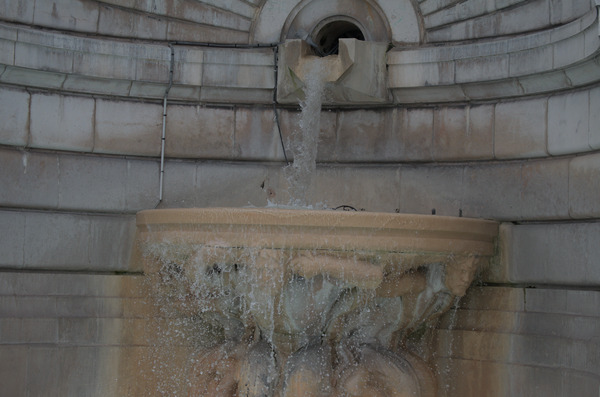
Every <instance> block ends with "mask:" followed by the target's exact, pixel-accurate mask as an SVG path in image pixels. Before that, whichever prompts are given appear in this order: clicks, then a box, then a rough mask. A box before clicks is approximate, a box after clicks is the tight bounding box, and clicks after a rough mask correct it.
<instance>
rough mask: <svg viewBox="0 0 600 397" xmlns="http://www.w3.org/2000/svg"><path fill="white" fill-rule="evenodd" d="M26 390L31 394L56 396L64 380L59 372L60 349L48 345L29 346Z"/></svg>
mask: <svg viewBox="0 0 600 397" xmlns="http://www.w3.org/2000/svg"><path fill="white" fill-rule="evenodd" d="M25 357H26V358H27V361H28V374H27V379H26V385H27V391H28V393H29V395H32V396H44V395H48V396H53V397H54V396H56V397H58V395H59V393H60V391H59V390H60V387H59V385H60V383H61V381H63V380H64V378H62V377H61V373H60V360H61V349H60V348H58V347H49V346H29V348H28V350H27V354H26V355H25Z"/></svg>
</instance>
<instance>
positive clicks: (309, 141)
mask: <svg viewBox="0 0 600 397" xmlns="http://www.w3.org/2000/svg"><path fill="white" fill-rule="evenodd" d="M324 65H325V64H324V63H323V62H321V59H314V60H313V62H312V63H311V65H310V68H309V70H310V72H309V73H308V74H307V77H306V79H305V87H304V96H305V98H304V100H303V101H301V102H300V107H301V109H302V112H301V115H300V125H299V127H300V128H299V130H298V129H296V130H294V132H293V134H292V142H291V149H292V153H293V156H294V162H293V163H292V164H290V165H289V166H287V167H286V168H284V176H285V178H286V180H287V182H288V185H289V192H290V197H291V198H290V205H292V206H299V207H306V206H307V204H308V203H307V198H306V193H307V190H308V188H309V187H310V185H311V183H312V176H313V175H314V173H315V170H316V163H317V150H318V146H319V131H320V129H321V127H320V125H321V104H322V102H323V90H324V87H325V84H324V83H325V81H324V80H325V78H324V75H325V73H324Z"/></svg>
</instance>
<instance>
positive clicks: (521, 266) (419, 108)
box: [0, 0, 600, 397]
mask: <svg viewBox="0 0 600 397" xmlns="http://www.w3.org/2000/svg"><path fill="white" fill-rule="evenodd" d="M338 3H339V4H341V3H340V2H331V1H317V2H314V3H312V4H313V8H310V7H308V8H306V9H307V10H316V11H315V12H314V13H312V15H309V16H306V15H304V17H303V16H302V15H301V13H300V12H299V10H300V9H302V8H303V7H304V6H306V5H307V4H311V2H308V1H307V2H302V3H301V2H299V1H298V0H282V1H271V0H268V1H261V0H231V1H227V2H223V1H218V0H199V1H197V0H175V1H162V0H161V1H121V0H102V1H96V0H58V1H51V2H44V1H41V0H37V1H35V2H34V1H20V2H19V1H10V0H4V1H3V0H0V15H1V17H0V19H1V20H2V21H0V119H1V120H2V123H1V125H0V145H1V146H2V147H0V169H2V173H1V174H0V207H1V208H0V209H1V210H0V253H1V255H0V270H2V274H1V275H0V357H2V358H3V360H1V362H0V384H2V391H3V392H5V393H7V394H10V395H11V396H12V395H15V396H20V395H23V396H25V395H57V396H65V395H73V396H81V395H91V396H94V395H97V396H105V395H144V396H146V395H152V394H153V393H156V390H158V389H159V388H160V389H161V390H167V389H165V384H161V383H160V381H158V380H157V379H156V378H157V377H152V376H146V377H145V378H144V379H145V381H144V382H141V381H140V378H139V377H136V376H130V375H127V376H124V374H127V373H128V374H139V373H140V372H143V373H144V374H145V375H148V374H152V369H153V367H154V368H156V363H158V362H159V359H158V358H156V357H154V358H152V359H149V357H151V353H152V352H150V351H149V348H148V347H147V345H146V340H145V339H144V338H145V336H144V335H145V334H144V330H145V329H155V328H156V327H155V325H156V324H152V325H150V326H149V325H148V323H147V321H146V320H147V318H148V316H149V311H148V307H149V306H150V305H147V304H144V303H145V302H143V301H142V300H141V299H140V298H139V296H136V295H135V293H134V291H137V288H138V287H139V283H140V279H139V277H138V276H136V275H133V274H135V273H138V272H141V270H142V269H140V268H132V267H130V266H129V257H130V248H131V246H132V240H133V230H134V221H133V214H134V213H135V212H137V211H139V210H142V209H148V208H154V207H156V206H157V205H158V206H159V207H160V208H167V207H213V206H230V207H245V206H251V207H252V206H254V207H264V206H267V205H269V204H273V203H275V204H287V203H289V202H290V199H291V197H290V192H289V189H288V181H287V180H286V179H285V175H284V172H283V171H282V168H283V166H284V163H285V159H286V158H285V157H284V147H283V146H282V144H281V141H280V136H279V134H280V133H281V135H282V137H283V142H284V146H285V148H286V149H287V150H286V155H287V159H288V160H290V161H291V160H292V155H291V153H290V150H289V147H290V146H289V145H290V138H291V136H292V135H293V133H294V131H295V130H297V129H298V123H299V111H298V109H297V108H296V105H295V102H293V103H290V104H288V105H282V104H275V105H274V104H273V93H274V89H275V85H276V81H275V75H276V74H275V72H276V71H275V70H274V68H275V65H276V63H275V52H276V51H275V48H274V47H266V46H265V45H272V44H276V43H280V42H282V40H283V39H284V38H285V35H286V33H288V32H289V31H290V29H289V28H290V27H293V28H294V29H295V30H294V32H295V33H298V34H300V30H299V29H300V28H302V27H303V26H304V25H310V24H308V23H306V21H309V20H310V18H313V19H312V21H313V22H315V24H317V23H320V22H321V20H320V19H319V18H318V17H319V15H320V14H319V12H322V11H327V12H329V11H332V10H333V11H335V13H334V14H335V15H336V16H337V17H339V16H340V15H341V14H344V13H343V12H341V13H338V12H337V11H336V10H335V8H336V5H337V4H338ZM359 3H360V4H362V6H365V5H368V6H369V7H371V9H372V10H374V11H375V14H373V15H375V16H376V17H377V18H379V19H377V18H376V19H377V20H378V21H379V22H381V23H379V22H378V24H377V25H378V30H377V35H381V36H378V37H382V39H381V40H378V41H383V42H390V43H392V44H393V45H394V47H392V48H390V50H389V51H388V52H387V53H386V55H387V60H386V61H385V65H386V67H387V71H386V73H385V78H386V79H387V83H386V84H387V86H386V87H387V88H389V91H390V92H389V94H390V95H391V97H390V98H388V100H387V102H382V103H380V104H379V105H376V106H369V108H362V106H361V108H356V107H354V106H352V105H353V103H352V102H350V103H349V105H350V106H349V107H346V108H345V107H341V106H332V107H330V108H328V109H326V110H324V111H323V112H322V114H321V131H320V134H319V137H320V142H319V148H318V156H317V159H318V166H317V171H316V173H315V175H314V179H313V183H312V184H311V185H310V186H308V187H306V197H307V199H308V202H309V204H310V205H313V206H314V207H317V208H322V207H328V208H331V207H337V206H339V205H349V206H352V207H355V208H356V209H358V210H360V209H365V210H366V211H380V212H394V211H398V212H402V213H416V214H431V213H432V211H433V210H435V212H436V215H450V216H459V215H461V214H462V215H463V216H464V217H484V218H493V219H496V220H500V221H504V222H505V223H503V224H502V227H501V231H502V234H501V239H500V241H499V248H498V250H499V252H500V255H499V256H498V257H497V258H495V260H494V261H493V263H492V264H491V265H490V266H489V267H488V269H487V270H485V271H484V272H483V273H482V274H481V275H480V276H478V277H480V279H481V280H482V281H484V282H486V283H487V284H484V285H483V286H479V287H472V288H470V289H469V291H468V292H467V295H466V296H465V298H464V300H462V301H461V302H459V304H458V306H459V308H458V310H456V311H454V310H452V311H450V312H449V313H448V315H447V316H445V317H444V318H443V319H442V322H441V323H440V326H439V328H440V330H439V332H438V333H437V335H435V337H436V338H437V344H432V345H431V346H433V347H434V349H435V351H429V353H430V354H431V355H432V356H434V357H436V367H435V368H434V369H435V371H436V374H437V376H438V378H439V380H440V385H446V383H447V382H446V380H447V379H456V380H457V381H456V382H450V383H448V388H445V387H443V388H442V389H441V390H440V393H439V395H441V396H447V397H454V396H459V395H460V396H464V395H467V396H468V395H472V396H480V395H493V396H507V397H508V396H511V397H512V396H519V395H523V396H531V395H558V396H565V397H567V396H568V397H570V396H577V395H582V396H587V395H596V394H597V392H598V388H599V386H600V379H599V378H598V376H597V374H598V372H599V371H600V370H599V368H598V359H597V357H598V349H597V346H596V345H597V343H596V341H595V339H594V338H597V335H599V334H600V329H599V325H598V318H600V313H599V312H598V307H600V301H599V299H600V298H599V295H598V293H597V291H596V290H597V289H598V285H600V274H599V273H598V263H597V258H598V257H599V256H600V252H598V248H597V246H598V244H597V241H598V240H599V238H598V237H599V235H598V227H597V225H598V217H599V215H600V205H599V202H598V197H600V185H599V182H598V181H600V173H599V172H600V171H599V170H600V163H599V158H600V157H599V155H598V153H597V151H598V150H599V149H600V112H598V111H597V109H599V108H600V88H599V86H598V82H599V81H600V67H599V65H600V62H599V59H600V58H599V49H600V36H599V34H598V33H599V32H600V31H599V28H598V13H597V1H588V0H574V1H559V0H535V1H524V0H496V1H488V0H467V1H460V2H457V1H454V0H423V1H408V0H402V1H397V0H364V1H362V0H360V1H359V0H354V1H352V2H348V1H346V2H344V7H345V8H346V10H348V9H349V8H352V7H350V5H351V4H353V5H356V4H359ZM315 4H321V5H326V6H327V7H329V8H327V9H326V10H325V8H323V9H321V8H320V7H316V8H315V7H314V5H315ZM323 7H325V6H323ZM356 10H357V9H354V8H352V9H351V10H350V11H352V12H355V13H356ZM363 14H364V15H362V14H361V18H362V17H363V16H365V18H364V19H361V20H362V21H363V22H361V26H362V27H364V26H368V23H367V22H364V21H366V16H367V15H371V14H369V13H363ZM328 15H329V14H328ZM332 15H333V14H332ZM420 15H422V16H423V18H422V19H421V18H420ZM298 16H300V18H296V17H298ZM417 16H419V17H417ZM305 17H306V19H304V18H305ZM309 17H310V18H309ZM292 22H293V23H292ZM373 32H375V30H373V31H372V32H371V31H369V32H365V33H366V34H367V36H368V35H369V34H374V33H373ZM306 33H309V32H306ZM504 35H506V36H504ZM482 38H483V40H480V39H482ZM367 39H369V38H367ZM181 40H189V41H195V42H196V43H195V44H194V43H181ZM371 41H374V40H373V38H372V37H371ZM176 42H178V43H176ZM198 42H202V43H198ZM215 43H223V44H226V45H227V48H216V47H214V46H212V44H215ZM248 43H253V44H251V45H248ZM169 44H171V46H170V45H169ZM208 44H211V45H208ZM255 44H260V45H262V46H263V47H260V48H258V47H255V48H253V47H252V46H253V45H255ZM241 47H248V48H241ZM171 48H172V50H173V54H174V57H173V61H174V62H173V86H172V87H171V89H170V91H169V96H168V101H167V102H168V103H167V123H166V153H165V154H166V163H165V174H164V191H163V193H164V195H163V201H162V202H160V203H159V202H158V187H159V175H160V174H159V164H160V160H159V153H160V143H161V142H160V135H161V129H162V110H163V109H162V99H163V97H164V95H165V92H166V89H167V87H168V84H169V72H170V66H171ZM386 49H387V48H386ZM280 55H281V54H280ZM362 58H363V59H364V58H365V57H364V56H363V57H362ZM350 70H351V68H350V69H349V71H350ZM277 72H278V73H281V70H277ZM342 79H343V77H342ZM361 79H362V77H361ZM364 81H371V79H365V80H364ZM274 108H276V109H277V115H278V120H279V123H277V122H276V117H275V113H274ZM84 273H85V274H84ZM114 273H123V275H120V276H114V275H112V274H114ZM109 274H111V275H109ZM416 284H418V282H417V283H416ZM494 285H495V286H494ZM500 286H501V287H500ZM192 326H194V324H189V323H188V324H182V325H181V327H180V328H177V332H179V331H185V330H186V329H187V330H189V328H186V327H192ZM180 342H183V340H181V339H178V340H177V341H176V344H181V343H180ZM260 351H261V350H260V349H258V350H257V351H256V352H255V353H260ZM365 353H366V354H370V352H369V351H365ZM169 354H171V357H170V359H172V358H176V359H175V362H176V363H183V362H185V360H184V359H185V358H186V356H185V352H182V351H181V349H178V348H174V349H172V351H170V352H169ZM259 356H260V355H259ZM307 357H315V352H314V351H312V350H311V351H310V352H309V353H307ZM294 360H296V361H294ZM299 361H300V358H298V357H296V358H294V359H293V360H291V362H293V363H297V362H299ZM373 363H374V365H375V364H376V363H377V362H376V360H375V361H373ZM181 368H182V365H181V366H179V365H174V366H173V368H170V369H169V370H167V371H166V372H165V373H164V374H165V375H166V378H169V379H170V378H173V379H175V378H177V377H181V376H183V375H184V374H182V371H181ZM465 373H467V374H469V376H468V377H465V375H464V374H465ZM346 375H347V377H348V378H351V376H350V375H348V374H346ZM116 379H119V381H118V382H117V381H116ZM177 379H179V378H177ZM458 380H460V381H458ZM179 392H181V391H177V393H179ZM166 394H169V393H168V392H166ZM171 394H176V393H171Z"/></svg>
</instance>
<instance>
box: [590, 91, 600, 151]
mask: <svg viewBox="0 0 600 397" xmlns="http://www.w3.org/2000/svg"><path fill="white" fill-rule="evenodd" d="M590 109H600V87H596V88H593V89H591V90H590ZM589 131H590V135H589V145H590V148H591V149H593V150H596V149H600V112H596V111H591V112H590V121H589Z"/></svg>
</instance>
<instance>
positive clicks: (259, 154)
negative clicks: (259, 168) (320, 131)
mask: <svg viewBox="0 0 600 397" xmlns="http://www.w3.org/2000/svg"><path fill="white" fill-rule="evenodd" d="M274 111H277V112H279V116H278V117H279V120H280V127H281V119H282V118H284V116H283V115H282V114H281V113H283V112H282V111H281V110H280V109H277V110H274V109H267V108H255V107H252V108H241V107H240V108H238V109H236V110H235V136H234V142H235V148H234V149H233V153H234V156H235V157H236V158H240V159H244V160H267V161H273V160H275V161H283V160H284V155H283V148H282V143H281V138H280V136H279V131H280V129H279V128H278V126H277V123H276V122H275V114H274ZM322 114H323V113H322ZM321 117H323V116H322V115H321ZM334 120H335V119H334ZM322 121H323V120H322ZM328 125H329V124H328ZM329 130H330V131H331V125H330V129H329ZM281 134H282V136H283V131H281ZM286 135H289V134H286ZM232 146H233V142H232ZM288 149H289V148H288ZM286 154H287V153H286Z"/></svg>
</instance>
